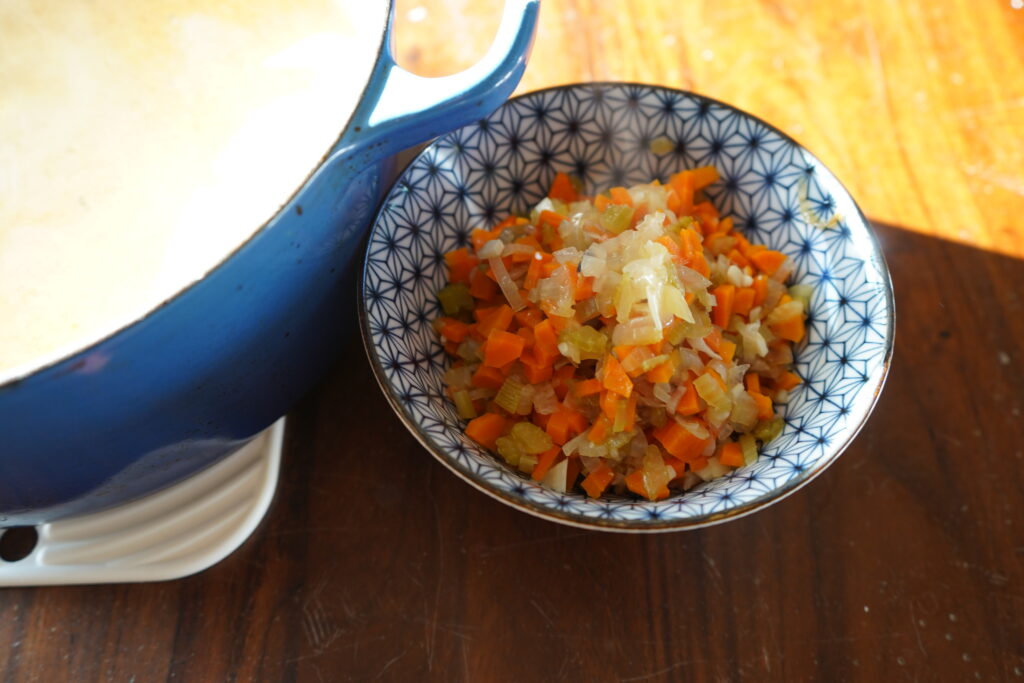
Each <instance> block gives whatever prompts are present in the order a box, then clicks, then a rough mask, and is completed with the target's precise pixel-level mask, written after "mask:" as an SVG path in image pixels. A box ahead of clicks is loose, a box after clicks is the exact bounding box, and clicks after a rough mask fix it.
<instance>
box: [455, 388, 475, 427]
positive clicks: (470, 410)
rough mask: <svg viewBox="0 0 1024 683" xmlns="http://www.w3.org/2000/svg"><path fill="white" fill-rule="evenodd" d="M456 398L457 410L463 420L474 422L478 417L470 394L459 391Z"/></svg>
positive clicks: (463, 390) (462, 390)
mask: <svg viewBox="0 0 1024 683" xmlns="http://www.w3.org/2000/svg"><path fill="white" fill-rule="evenodd" d="M454 397H455V408H456V409H457V410H458V411H459V417H461V418H462V419H463V420H472V419H473V418H474V417H476V408H474V407H473V399H471V398H470V397H469V392H468V391H466V390H465V389H459V390H458V391H456V392H455V394H454Z"/></svg>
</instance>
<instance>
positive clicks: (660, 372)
mask: <svg viewBox="0 0 1024 683" xmlns="http://www.w3.org/2000/svg"><path fill="white" fill-rule="evenodd" d="M674 374H676V364H675V362H674V361H673V360H672V359H671V358H669V359H668V360H667V361H665V362H664V363H662V364H661V365H657V366H655V367H654V369H652V370H650V371H648V373H647V374H646V375H644V377H646V378H647V381H649V382H653V383H655V384H658V383H663V382H670V381H672V376H673V375H674Z"/></svg>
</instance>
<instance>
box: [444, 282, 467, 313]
mask: <svg viewBox="0 0 1024 683" xmlns="http://www.w3.org/2000/svg"><path fill="white" fill-rule="evenodd" d="M437 300H438V301H440V302H441V308H442V309H444V312H445V315H458V314H459V313H460V312H461V311H472V310H473V306H474V304H473V295H472V294H470V293H469V288H468V287H466V285H464V284H462V283H461V282H456V283H454V284H450V285H447V286H446V287H443V288H442V289H441V291H440V292H438V293H437Z"/></svg>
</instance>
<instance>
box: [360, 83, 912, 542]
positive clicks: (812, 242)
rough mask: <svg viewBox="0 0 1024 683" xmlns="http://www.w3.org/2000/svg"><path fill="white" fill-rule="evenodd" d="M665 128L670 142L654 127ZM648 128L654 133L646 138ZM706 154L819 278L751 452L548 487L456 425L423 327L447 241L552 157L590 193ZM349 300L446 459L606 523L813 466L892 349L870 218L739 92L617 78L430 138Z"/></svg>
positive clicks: (775, 241) (699, 501)
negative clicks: (679, 489)
mask: <svg viewBox="0 0 1024 683" xmlns="http://www.w3.org/2000/svg"><path fill="white" fill-rule="evenodd" d="M666 141H667V142H666ZM652 143H654V144H652ZM709 164H710V165H714V166H715V167H716V168H717V169H718V171H719V173H720V174H721V176H722V177H721V180H720V181H719V182H717V183H715V184H714V185H712V186H711V187H710V188H709V189H708V190H707V194H708V196H709V197H710V199H711V201H712V202H713V203H714V204H715V205H716V206H717V207H718V209H719V210H720V211H721V212H722V214H723V215H731V216H732V217H733V218H734V220H735V221H736V224H737V225H738V226H741V227H742V228H743V229H744V230H745V232H746V235H747V236H748V237H749V238H750V240H751V241H754V242H761V243H765V244H767V245H768V246H769V247H771V248H773V249H779V250H781V251H783V252H784V253H786V254H787V255H789V256H790V257H791V258H792V259H793V261H794V262H795V264H796V271H795V273H794V275H793V277H792V279H791V282H799V283H806V284H810V285H812V286H813V287H814V295H813V297H812V300H811V307H810V313H809V319H808V333H807V336H806V338H805V340H804V341H803V342H801V344H800V345H799V346H798V347H797V350H796V371H797V372H798V373H799V374H800V375H801V376H802V377H803V378H804V380H805V381H804V383H803V384H802V385H801V386H800V387H798V388H797V389H795V390H794V391H793V392H792V393H791V398H790V400H789V403H788V404H786V405H784V406H779V411H780V414H781V415H782V416H783V417H784V418H785V422H786V426H785V429H784V431H783V432H782V434H781V435H780V436H779V437H778V438H777V439H775V440H774V441H772V442H771V443H769V444H768V445H767V446H766V447H765V448H764V449H763V450H762V452H761V454H760V457H759V458H758V460H757V462H756V463H754V464H752V465H749V466H747V467H743V468H740V469H738V470H735V471H733V472H731V473H729V474H727V475H726V476H724V477H722V478H720V479H717V480H715V481H712V482H708V483H704V484H701V485H699V486H697V487H696V488H694V489H691V490H690V491H687V492H685V493H678V494H675V495H673V496H672V497H670V498H668V499H666V500H662V501H658V502H653V503H652V502H644V501H638V500H634V499H631V498H625V497H618V496H614V495H608V496H605V497H603V498H601V499H598V500H592V499H589V498H587V497H586V495H584V494H583V493H582V492H570V493H565V494H562V493H557V492H554V491H551V490H548V489H545V488H543V487H541V486H540V485H539V484H537V483H535V482H533V481H532V480H530V478H529V477H528V476H525V475H523V474H521V473H519V472H518V471H515V470H513V469H512V468H509V467H508V466H506V465H505V464H504V463H502V462H500V461H499V460H498V459H496V458H495V457H494V456H492V455H491V454H489V453H487V452H486V451H485V450H483V449H481V448H480V447H479V446H477V445H476V444H474V443H473V442H472V441H470V440H469V439H468V438H466V437H465V436H464V435H463V433H462V428H463V422H462V421H461V420H460V419H459V417H458V415H457V413H456V411H455V407H454V405H452V404H451V403H450V402H449V400H448V399H447V397H446V395H445V393H444V381H443V375H444V372H445V369H446V368H447V365H448V362H447V359H446V357H445V354H444V351H443V349H442V346H441V344H440V342H439V340H438V338H437V336H436V334H435V333H434V330H433V328H432V327H431V321H433V320H434V319H435V318H437V317H439V316H440V315H441V312H440V307H439V305H438V303H437V298H436V293H437V291H438V290H439V289H440V288H441V287H443V286H444V284H445V281H446V277H447V269H446V267H445V265H444V260H443V254H444V253H445V252H448V251H450V250H452V249H455V248H457V247H459V246H462V245H465V244H466V243H468V238H469V234H470V231H471V230H473V229H474V228H477V227H489V226H491V225H493V224H495V223H497V222H498V221H500V220H501V219H502V218H504V217H505V216H507V215H508V214H509V213H510V212H512V213H524V212H526V211H528V210H529V208H530V207H531V206H532V205H534V204H535V203H536V202H538V201H539V200H540V199H541V198H543V196H544V194H545V191H546V189H547V187H548V186H549V184H550V182H551V179H552V178H553V176H554V174H555V173H556V172H558V171H566V172H569V173H571V174H574V175H576V176H578V177H579V178H581V179H582V180H583V181H584V183H585V185H586V189H587V191H588V192H594V191H600V190H603V189H607V188H608V187H611V186H615V185H626V186H628V185H630V184H635V183H640V182H648V181H650V180H651V179H652V178H660V179H661V180H665V179H667V177H668V176H669V175H671V174H672V173H674V172H675V171H677V170H680V169H683V168H692V167H695V166H704V165H709ZM360 306H361V308H360V311H361V325H362V331H363V337H364V341H365V344H366V348H367V352H368V355H369V358H370V362H371V364H372V366H373V369H374V371H375V373H376V376H377V379H378V381H379V382H380V385H381V387H382V388H383V389H384V393H385V394H386V396H387V398H388V400H389V401H390V403H391V405H392V406H393V407H394V409H395V412H396V413H397V414H398V416H399V417H400V418H401V420H402V421H403V422H404V423H405V425H406V426H407V427H408V428H409V429H410V430H411V431H412V432H413V434H414V435H415V436H416V437H417V438H418V439H419V440H420V442H421V443H422V444H423V445H424V446H425V447H426V448H427V450H429V451H430V452H431V453H433V455H434V456H435V457H436V458H437V459H438V460H440V461H441V462H442V463H443V464H445V465H446V466H447V467H448V468H449V469H451V470H452V471H453V472H455V473H456V474H457V475H459V476H460V477H462V478H463V479H465V480H466V481H468V482H469V483H471V484H473V485H474V486H476V487H477V488H479V489H480V490H482V491H484V492H486V493H488V494H490V495H492V496H494V497H495V498H497V499H499V500H501V501H502V502H505V503H507V504H509V505H512V506H514V507H517V508H519V509H520V510H523V511H524V512H528V513H531V514H534V515H537V516H540V517H543V518H546V519H550V520H553V521H557V522H562V523H567V524H571V525H575V526H581V527H587V528H596V529H605V530H612V531H668V530H677V529H687V528H694V527H699V526H704V525H708V524H713V523H716V522H721V521H725V520H728V519H733V518H736V517H739V516H741V515H744V514H749V513H751V512H754V511H756V510H759V509H761V508H763V507H765V506H766V505H768V504H770V503H772V502H775V501H777V500H779V499H781V498H782V497H784V496H786V495H788V494H790V493H792V492H793V491H795V490H796V489H798V488H799V487H800V486H802V485H804V484H806V483H807V482H809V481H810V480H811V479H813V478H814V477H815V476H817V475H818V474H820V473H821V472H822V471H823V470H824V469H825V468H826V467H827V466H828V465H829V464H831V463H832V462H834V461H835V459H836V458H837V457H838V456H839V455H840V453H842V452H843V450H844V449H845V448H846V447H847V446H848V445H849V444H850V442H851V441H852V440H853V438H854V437H855V436H856V434H857V432H858V431H859V430H860V428H861V427H862V426H863V425H864V423H865V421H866V420H867V419H868V416H869V414H870V413H871V410H872V408H873V407H874V405H875V401H876V399H877V397H878V394H879V392H880V391H881V389H882V385H883V383H884V381H885V377H886V373H887V372H888V368H889V362H890V358H891V355H892V348H893V331H894V322H895V321H894V308H893V294H892V285H891V283H890V280H889V273H888V270H887V269H886V266H885V262H884V259H883V257H882V254H881V252H880V250H879V248H878V244H877V242H876V241H875V238H874V236H873V235H872V232H871V229H870V227H869V225H868V222H867V220H866V219H865V217H864V215H863V214H862V213H861V211H860V210H859V209H858V208H857V205H856V204H855V203H854V201H853V199H852V198H851V197H850V195H849V193H847V191H846V190H845V189H844V188H843V186H842V185H841V184H840V183H839V181H838V180H836V178H835V177H834V176H833V175H832V173H830V172H829V171H828V169H826V168H825V167H824V166H823V165H822V164H821V162H819V161H818V160H817V159H816V158H815V157H814V156H813V155H812V154H811V153H810V152H808V151H807V150H805V149H804V148H803V147H801V146H800V145H799V144H797V143H796V142H795V141H794V140H792V139H791V138H789V137H787V136H786V135H785V134H784V133H782V132H780V131H779V130H777V129H775V128H773V127H772V126H771V125H769V124H767V123H765V122H764V121H761V120H760V119H758V118H756V117H754V116H752V115H750V114H747V113H745V112H742V111H740V110H738V109H736V108H734V107H731V106H729V105H726V104H723V103H721V102H717V101H714V100H711V99H708V98H706V97H702V96H699V95H695V94H692V93H687V92H681V91H677V90H669V89H666V88H661V87H656V86H648V85H638V84H626V83H593V84H581V85H570V86H563V87H558V88H552V89H549V90H542V91H538V92H533V93H529V94H526V95H523V96H521V97H517V98H514V99H512V100H510V101H509V102H507V103H506V104H505V105H503V106H502V107H501V108H500V109H498V110H497V111H496V112H495V113H494V114H492V115H491V116H489V117H488V118H486V119H484V120H482V121H480V122H479V123H477V124H474V125H470V126H467V127H465V128H462V129H460V130H457V131H455V132H453V133H451V134H449V135H446V136H445V137H443V138H441V139H439V140H437V141H436V142H434V143H433V144H431V145H430V146H429V147H427V148H426V149H425V150H424V151H423V152H422V153H421V154H420V155H419V156H418V157H417V158H416V159H415V160H414V161H413V162H412V163H411V164H410V165H409V167H408V168H407V169H406V170H405V172H404V173H403V175H402V176H401V178H400V179H399V180H398V182H397V183H396V184H395V186H394V187H393V188H392V190H391V192H390V194H389V195H388V197H387V198H386V199H385V201H384V203H383V205H382V208H381V210H380V213H379V214H378V216H377V219H376V224H375V226H374V228H373V230H372V232H371V235H370V239H369V244H368V247H367V252H366V263H365V266H364V272H363V279H362V288H361V291H360Z"/></svg>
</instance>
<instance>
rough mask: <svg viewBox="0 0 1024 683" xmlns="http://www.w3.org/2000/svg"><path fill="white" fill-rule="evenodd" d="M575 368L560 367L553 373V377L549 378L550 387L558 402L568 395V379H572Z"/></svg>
mask: <svg viewBox="0 0 1024 683" xmlns="http://www.w3.org/2000/svg"><path fill="white" fill-rule="evenodd" d="M573 372H575V368H574V367H573V366H571V365H566V366H564V367H561V368H559V369H557V370H555V372H554V376H553V377H552V378H551V386H552V387H554V389H555V396H557V397H558V400H559V401H562V400H565V395H566V394H567V393H569V379H570V378H571V377H572V375H573Z"/></svg>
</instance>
